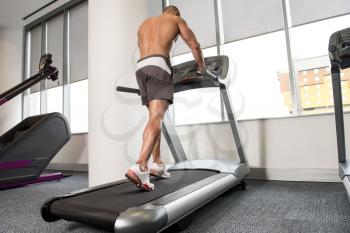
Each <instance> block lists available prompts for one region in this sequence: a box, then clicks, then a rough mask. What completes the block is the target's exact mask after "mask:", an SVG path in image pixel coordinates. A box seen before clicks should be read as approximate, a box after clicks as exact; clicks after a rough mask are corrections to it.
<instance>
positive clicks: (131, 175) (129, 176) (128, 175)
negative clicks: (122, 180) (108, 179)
mask: <svg viewBox="0 0 350 233" xmlns="http://www.w3.org/2000/svg"><path fill="white" fill-rule="evenodd" d="M125 177H126V178H127V179H128V180H130V181H131V182H132V183H134V184H135V185H136V187H137V188H139V189H140V190H142V191H152V190H153V189H147V188H144V187H143V186H142V182H141V180H140V179H139V178H138V177H137V175H136V174H135V173H134V172H133V171H131V170H129V171H128V172H127V173H126V174H125Z"/></svg>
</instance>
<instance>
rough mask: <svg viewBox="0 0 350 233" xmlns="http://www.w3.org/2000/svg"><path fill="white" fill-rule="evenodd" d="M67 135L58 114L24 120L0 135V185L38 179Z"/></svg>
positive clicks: (66, 123) (63, 121)
mask: <svg viewBox="0 0 350 233" xmlns="http://www.w3.org/2000/svg"><path fill="white" fill-rule="evenodd" d="M70 137H71V133H70V129H69V125H68V122H67V120H66V118H65V117H64V116H63V115H62V114H60V113H49V114H44V115H38V116H32V117H28V118H26V119H24V120H23V121H22V122H20V123H19V124H17V125H16V126H14V127H13V128H12V129H10V130H9V131H7V132H6V133H5V134H4V135H2V136H1V137H0V143H1V147H0V185H4V184H11V183H16V182H25V181H30V180H34V179H36V178H38V177H39V176H40V174H41V173H42V171H43V170H44V169H45V168H46V166H47V165H48V163H49V162H50V161H51V160H52V158H53V157H54V156H55V155H56V153H57V152H58V151H59V150H60V149H61V148H62V147H63V146H64V145H65V144H66V143H67V142H68V141H69V139H70ZM25 164H27V165H25ZM0 187H1V186H0Z"/></svg>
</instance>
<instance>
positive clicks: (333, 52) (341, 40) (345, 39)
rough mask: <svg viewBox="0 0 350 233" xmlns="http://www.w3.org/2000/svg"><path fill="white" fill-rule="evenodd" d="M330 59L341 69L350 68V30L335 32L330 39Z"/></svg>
mask: <svg viewBox="0 0 350 233" xmlns="http://www.w3.org/2000/svg"><path fill="white" fill-rule="evenodd" d="M328 52H329V57H330V59H331V62H332V63H337V64H339V66H340V67H341V69H346V68H349V67H350V28H346V29H344V30H341V31H338V32H335V33H333V34H332V36H331V38H330V39H329V46H328Z"/></svg>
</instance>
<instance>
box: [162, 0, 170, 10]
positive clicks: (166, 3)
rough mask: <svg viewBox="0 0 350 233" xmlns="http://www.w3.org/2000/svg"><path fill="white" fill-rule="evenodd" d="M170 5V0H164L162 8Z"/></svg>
mask: <svg viewBox="0 0 350 233" xmlns="http://www.w3.org/2000/svg"><path fill="white" fill-rule="evenodd" d="M169 5H170V0H162V8H163V9H164V8H165V7H167V6H169Z"/></svg>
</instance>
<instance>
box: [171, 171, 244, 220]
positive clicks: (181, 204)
mask: <svg viewBox="0 0 350 233" xmlns="http://www.w3.org/2000/svg"><path fill="white" fill-rule="evenodd" d="M240 180H241V179H238V178H237V177H235V176H233V175H232V174H227V176H225V177H223V178H221V179H219V180H217V181H215V182H213V183H211V184H209V185H206V186H204V187H203V188H200V189H198V190H196V191H194V192H192V193H190V194H188V195H185V196H183V197H181V198H179V199H177V200H176V201H173V202H171V203H169V204H167V205H165V206H164V207H165V209H166V211H167V214H168V225H171V224H173V223H175V222H176V221H178V220H179V219H181V218H183V217H186V216H187V215H189V214H191V213H192V212H194V211H195V210H197V209H198V208H200V207H202V206H203V205H205V204H207V203H208V202H209V201H211V200H213V199H215V198H216V197H217V196H219V195H220V194H222V193H224V192H225V191H227V190H228V189H230V188H232V187H234V186H235V185H237V184H238V183H239V182H240Z"/></svg>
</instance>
